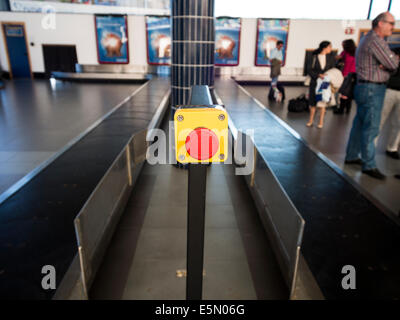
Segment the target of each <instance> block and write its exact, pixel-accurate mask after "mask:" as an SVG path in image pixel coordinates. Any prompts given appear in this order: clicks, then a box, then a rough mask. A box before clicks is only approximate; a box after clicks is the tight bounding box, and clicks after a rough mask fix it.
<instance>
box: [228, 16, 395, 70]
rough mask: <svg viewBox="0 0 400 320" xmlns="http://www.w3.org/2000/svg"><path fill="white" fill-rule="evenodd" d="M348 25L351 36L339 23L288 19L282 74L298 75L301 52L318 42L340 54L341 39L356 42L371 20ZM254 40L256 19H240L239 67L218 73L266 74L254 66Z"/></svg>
mask: <svg viewBox="0 0 400 320" xmlns="http://www.w3.org/2000/svg"><path fill="white" fill-rule="evenodd" d="M352 23H353V25H354V27H355V32H354V34H352V35H346V34H345V32H344V31H345V28H344V27H343V22H342V20H290V25H289V36H288V47H287V54H286V62H285V66H284V67H283V68H282V74H284V75H285V74H286V75H302V73H303V64H304V56H305V50H306V49H314V48H317V47H318V45H319V43H320V42H321V41H323V40H328V41H331V42H332V47H333V48H334V49H338V50H339V52H340V51H341V50H342V45H341V44H342V41H343V40H344V39H350V38H352V39H354V41H355V42H356V43H357V42H358V31H359V29H368V28H370V27H371V21H368V20H358V21H353V22H352ZM397 24H398V26H399V27H400V22H397ZM256 39H257V19H253V18H245V19H242V29H241V37H240V62H239V66H238V67H237V68H230V70H229V69H228V68H223V70H222V71H221V72H222V73H229V74H259V75H265V74H268V73H269V68H268V67H256V66H255V64H254V61H255V48H256Z"/></svg>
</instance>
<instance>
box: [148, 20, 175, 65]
mask: <svg viewBox="0 0 400 320" xmlns="http://www.w3.org/2000/svg"><path fill="white" fill-rule="evenodd" d="M146 29H147V62H148V64H152V65H169V64H171V49H172V43H171V21H170V18H169V17H156V16H154V17H151V16H148V17H146Z"/></svg>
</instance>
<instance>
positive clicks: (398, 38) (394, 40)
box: [357, 29, 400, 50]
mask: <svg viewBox="0 0 400 320" xmlns="http://www.w3.org/2000/svg"><path fill="white" fill-rule="evenodd" d="M370 30H371V29H360V31H359V33H358V44H357V45H358V46H359V45H360V42H361V39H362V38H364V36H366V35H367V33H368V32H369V31H370ZM386 41H387V42H388V44H389V48H390V49H392V50H393V49H394V48H399V47H400V29H394V30H393V33H392V35H391V36H390V37H386Z"/></svg>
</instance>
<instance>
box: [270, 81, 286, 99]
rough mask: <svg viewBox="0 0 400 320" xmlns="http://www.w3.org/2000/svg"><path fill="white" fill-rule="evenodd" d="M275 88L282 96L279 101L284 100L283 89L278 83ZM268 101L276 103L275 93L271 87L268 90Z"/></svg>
mask: <svg viewBox="0 0 400 320" xmlns="http://www.w3.org/2000/svg"><path fill="white" fill-rule="evenodd" d="M277 88H278V90H279V92H280V93H281V95H282V98H281V101H283V100H285V88H284V87H283V86H282V85H280V84H279V83H278V85H277ZM268 100H275V101H276V99H275V92H274V89H273V88H272V87H271V89H269V93H268Z"/></svg>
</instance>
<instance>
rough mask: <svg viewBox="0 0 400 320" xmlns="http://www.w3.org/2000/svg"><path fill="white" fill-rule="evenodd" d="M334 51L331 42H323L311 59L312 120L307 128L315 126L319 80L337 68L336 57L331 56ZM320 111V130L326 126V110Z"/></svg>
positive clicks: (308, 72) (310, 98) (310, 99)
mask: <svg viewBox="0 0 400 320" xmlns="http://www.w3.org/2000/svg"><path fill="white" fill-rule="evenodd" d="M331 51H332V45H331V43H330V42H329V41H322V42H321V43H320V44H319V47H318V49H317V50H315V51H314V52H313V55H312V58H311V64H310V65H309V66H308V70H307V74H308V75H310V78H311V81H310V91H309V97H308V99H309V105H310V120H309V121H308V123H307V127H311V126H312V125H313V121H314V116H315V112H316V110H317V101H316V97H315V96H316V94H315V89H316V87H317V79H318V78H321V79H323V78H324V77H325V72H326V71H328V70H329V69H332V68H334V67H335V64H336V60H335V57H333V56H332V55H330V53H331ZM319 109H320V118H319V124H318V128H322V127H323V125H324V116H325V108H319Z"/></svg>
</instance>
